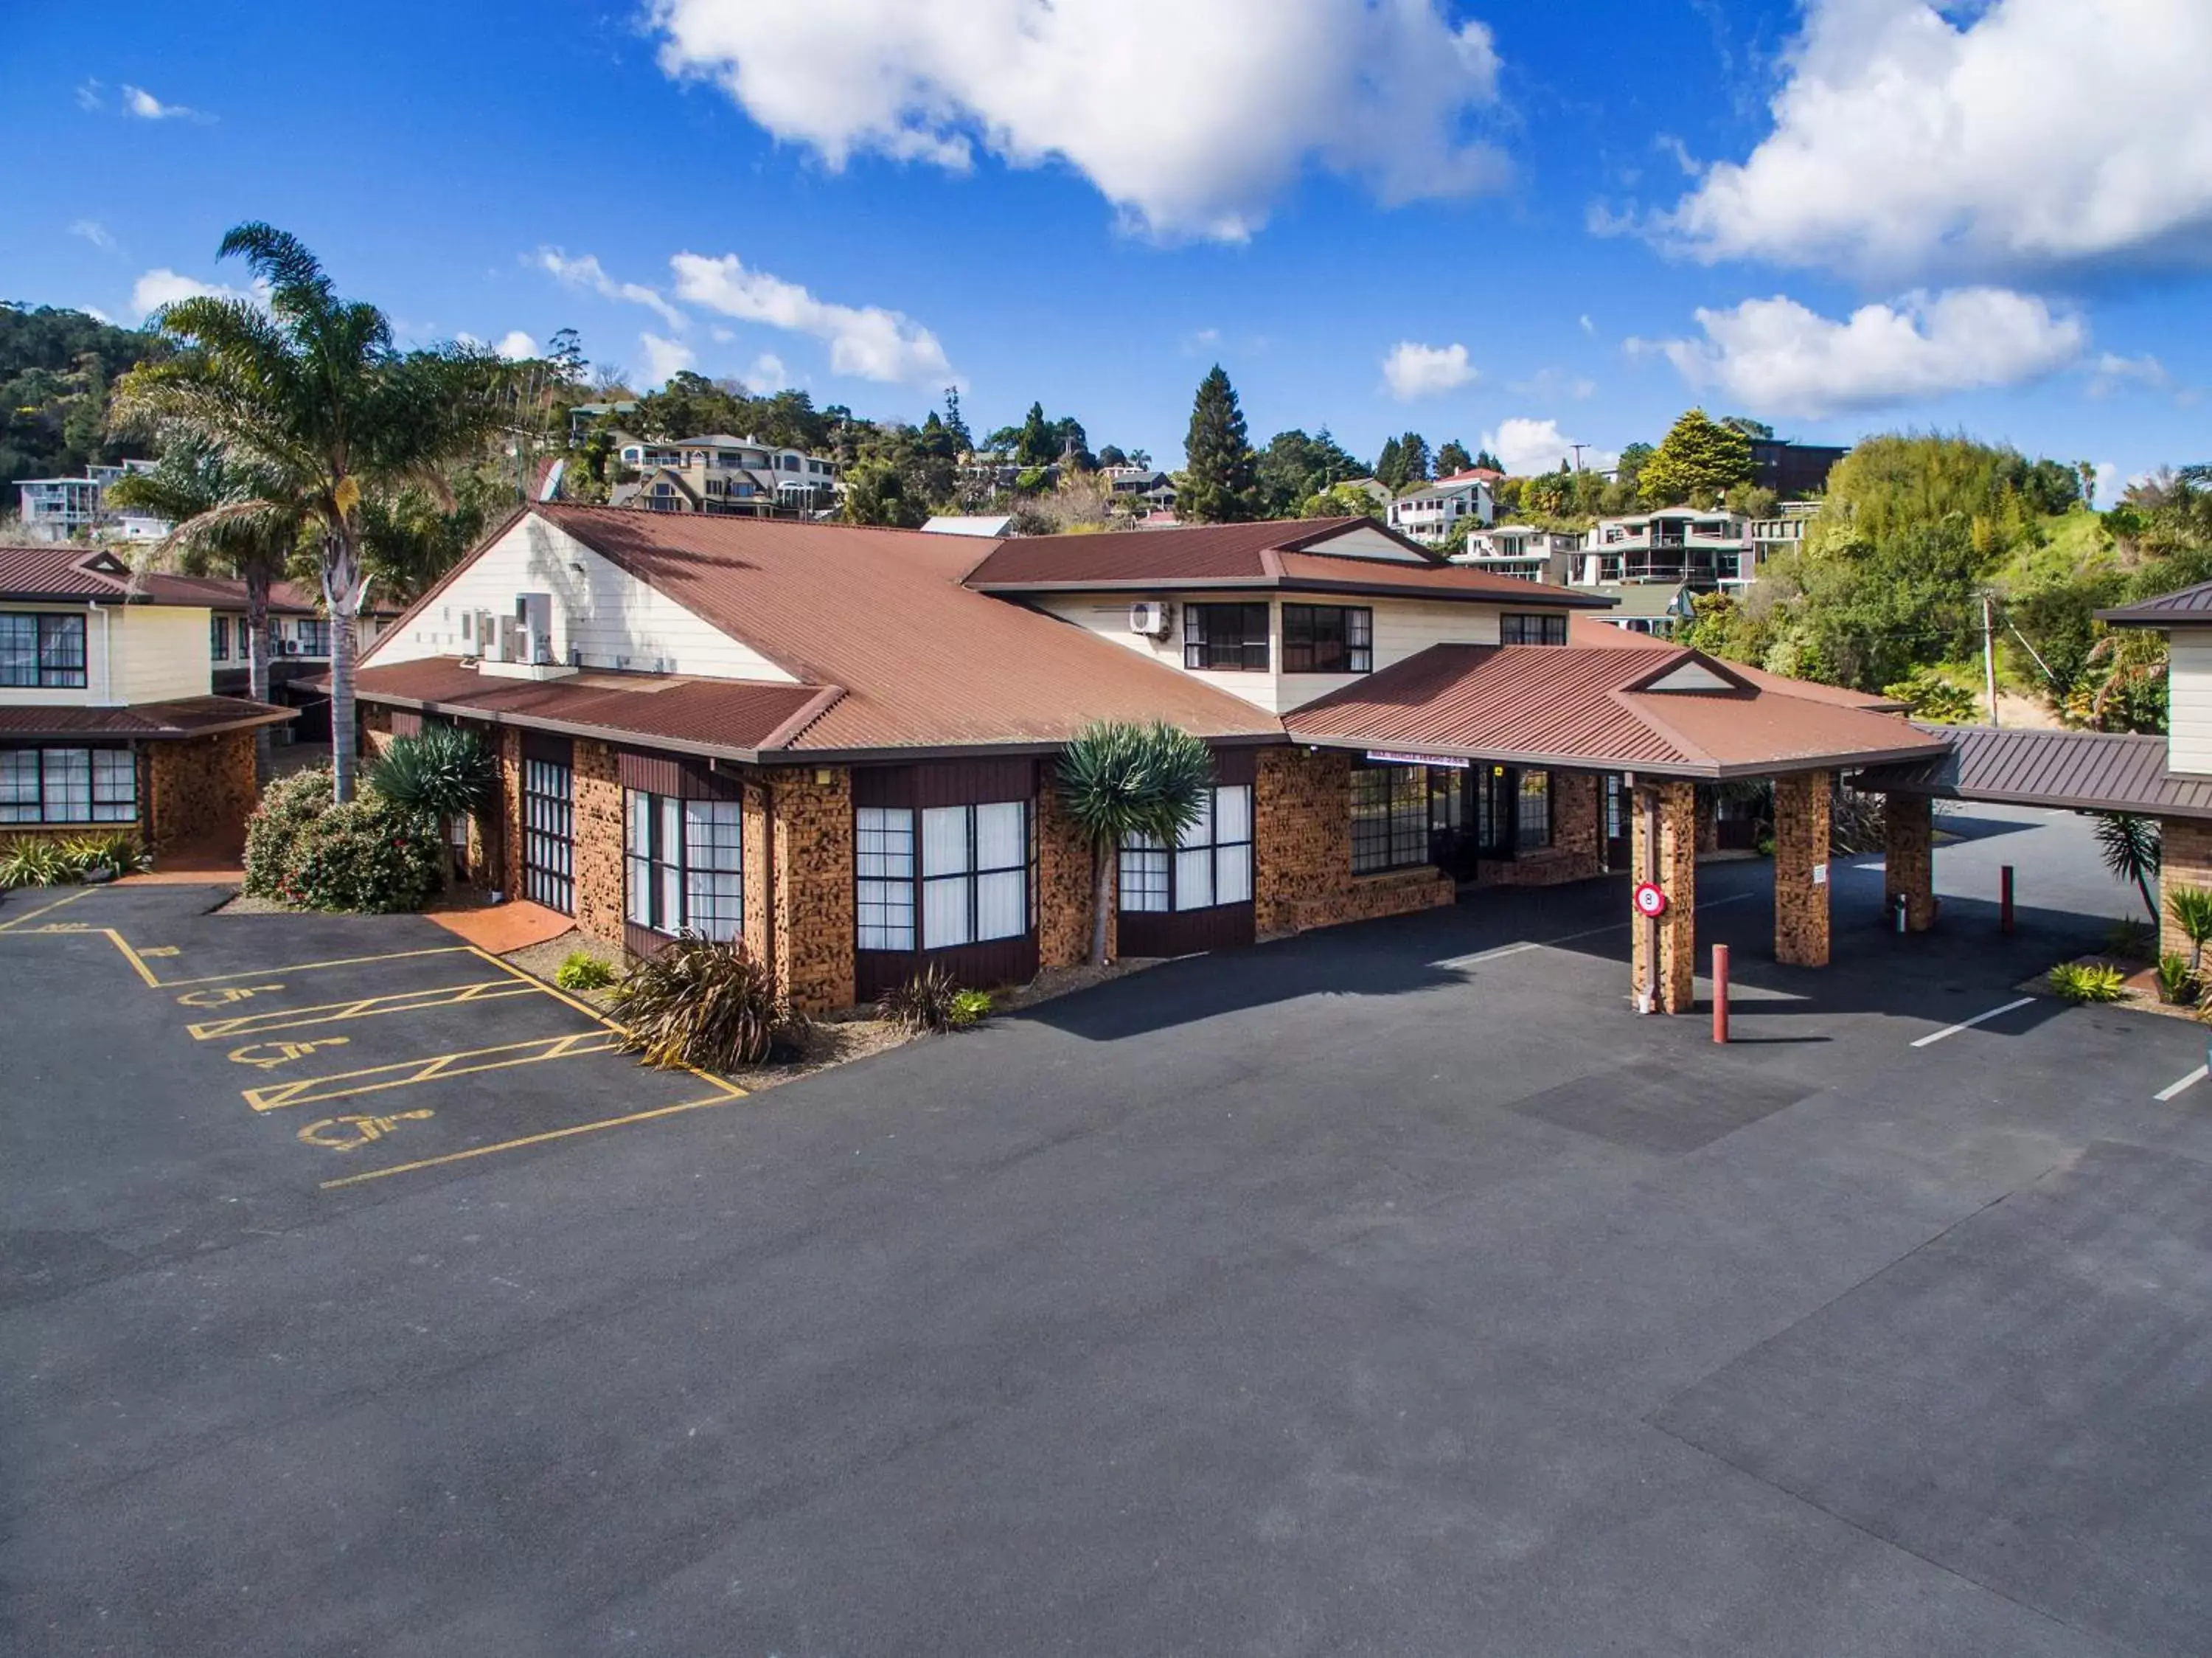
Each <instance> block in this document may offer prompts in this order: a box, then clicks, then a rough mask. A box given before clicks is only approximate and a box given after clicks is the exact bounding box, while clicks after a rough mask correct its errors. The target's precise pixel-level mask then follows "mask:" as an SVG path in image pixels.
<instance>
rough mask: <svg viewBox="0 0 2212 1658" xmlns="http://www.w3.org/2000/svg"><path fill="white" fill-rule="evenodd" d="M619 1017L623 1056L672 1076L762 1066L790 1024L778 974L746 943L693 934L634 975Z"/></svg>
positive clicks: (618, 993)
mask: <svg viewBox="0 0 2212 1658" xmlns="http://www.w3.org/2000/svg"><path fill="white" fill-rule="evenodd" d="M612 1012H613V1014H614V1016H615V1017H616V1018H617V1020H619V1021H622V1023H623V1026H624V1027H625V1030H624V1033H623V1038H622V1040H621V1042H620V1044H619V1045H620V1046H621V1048H622V1049H623V1051H624V1052H626V1053H635V1054H636V1055H637V1056H638V1057H639V1058H641V1059H643V1060H644V1061H645V1063H646V1064H648V1065H652V1066H654V1067H656V1068H658V1069H660V1070H671V1069H675V1068H678V1067H681V1066H686V1065H689V1066H694V1067H696V1068H697V1069H698V1070H717V1071H726V1070H735V1069H736V1068H737V1067H738V1066H740V1065H757V1064H760V1063H761V1062H762V1061H763V1060H764V1059H766V1058H768V1057H769V1054H770V1053H771V1052H772V1051H774V1050H775V1045H776V1039H777V1038H778V1036H779V1034H780V1033H781V1032H782V1031H783V1030H784V1028H785V1027H786V1026H787V1024H788V1023H789V1022H790V1015H789V1012H788V1009H787V1008H786V1006H785V1004H784V1001H783V998H782V997H781V996H780V995H779V994H778V993H777V991H776V985H775V976H774V975H773V974H771V973H770V972H769V971H768V969H767V968H765V967H763V966H761V964H760V963H759V962H757V961H756V960H753V959H752V958H751V957H750V956H749V955H747V954H745V953H744V947H743V946H742V945H739V944H737V943H735V942H730V943H718V942H715V941H714V940H712V939H708V938H703V937H702V936H700V935H698V934H697V933H690V932H687V933H684V934H683V935H682V936H679V937H678V938H677V939H676V940H675V941H674V942H671V943H670V944H667V945H665V946H664V947H663V948H661V949H660V950H659V952H658V953H656V954H653V955H650V956H647V958H646V959H645V960H642V961H641V962H639V963H638V964H637V965H636V966H635V967H632V968H631V969H630V970H629V973H628V974H627V975H625V976H624V978H623V981H622V983H621V984H619V985H618V986H617V988H616V990H615V995H614V1003H613V1008H612Z"/></svg>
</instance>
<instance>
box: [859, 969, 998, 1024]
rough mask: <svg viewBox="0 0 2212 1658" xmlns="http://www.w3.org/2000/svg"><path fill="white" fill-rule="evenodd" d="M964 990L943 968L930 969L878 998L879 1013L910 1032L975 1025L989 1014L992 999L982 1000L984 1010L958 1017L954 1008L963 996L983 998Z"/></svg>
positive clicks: (984, 998)
mask: <svg viewBox="0 0 2212 1658" xmlns="http://www.w3.org/2000/svg"><path fill="white" fill-rule="evenodd" d="M978 995H981V992H980V991H963V990H962V989H961V988H960V985H959V984H958V982H957V981H956V980H955V979H954V978H953V977H952V975H951V973H948V972H945V969H944V968H942V967H927V968H924V969H923V970H922V971H921V972H918V973H916V974H915V976H914V977H913V978H909V979H908V980H907V981H906V983H905V984H895V985H893V986H892V987H891V988H890V990H887V991H884V993H883V994H882V995H881V996H879V997H877V998H876V1014H877V1016H878V1018H882V1019H888V1020H890V1021H891V1022H892V1023H893V1024H895V1025H902V1026H904V1027H906V1028H907V1029H908V1030H910V1031H949V1030H951V1028H952V1027H954V1026H955V1025H956V1024H963V1025H972V1024H974V1023H975V1021H976V1020H977V1019H979V1018H981V1016H982V1015H983V1014H984V1013H987V1012H989V1011H990V1006H991V998H990V997H987V996H986V997H982V1003H983V1005H982V1008H981V1010H979V1011H976V1012H973V1013H970V1014H969V1015H968V1016H967V1017H966V1018H964V1019H961V1018H957V1017H956V1016H955V1014H954V1009H955V1008H956V1007H957V1006H958V1005H959V1004H960V1003H961V999H962V998H963V997H974V996H978Z"/></svg>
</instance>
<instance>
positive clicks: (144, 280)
mask: <svg viewBox="0 0 2212 1658" xmlns="http://www.w3.org/2000/svg"><path fill="white" fill-rule="evenodd" d="M261 294H262V290H260V289H259V287H258V284H257V286H256V290H255V291H254V292H252V293H246V292H244V291H243V290H240V289H236V288H226V287H224V286H223V285H222V283H215V282H202V281H200V280H199V279H198V278H197V277H187V276H183V275H180V274H179V273H178V272H177V271H172V270H170V269H169V268H168V267H167V265H159V266H156V267H155V269H153V270H151V271H147V272H146V274H145V275H143V276H142V277H139V278H138V280H137V282H135V283H132V284H131V308H132V309H133V310H135V311H137V313H138V314H139V315H140V316H142V317H143V316H145V315H147V314H149V313H150V312H154V311H158V310H160V309H161V308H162V307H163V306H164V305H174V304H175V303H176V302H178V301H179V300H180V299H196V298H198V297H200V296H206V297H208V298H210V299H242V300H249V301H255V302H258V300H259V299H260V298H261Z"/></svg>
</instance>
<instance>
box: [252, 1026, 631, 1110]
mask: <svg viewBox="0 0 2212 1658" xmlns="http://www.w3.org/2000/svg"><path fill="white" fill-rule="evenodd" d="M614 1045H615V1035H614V1033H612V1032H611V1031H572V1032H570V1033H568V1035H566V1036H544V1037H539V1038H538V1039H536V1040H534V1041H530V1042H502V1043H501V1044H500V1045H497V1046H496V1047H489V1048H471V1049H469V1050H467V1051H465V1052H461V1053H441V1054H435V1055H433V1056H432V1057H430V1058H427V1059H403V1060H401V1061H400V1062H399V1063H398V1064H396V1065H371V1066H368V1068H367V1069H365V1070H349V1071H340V1072H338V1073H337V1075H336V1076H307V1077H302V1078H301V1079H300V1080H299V1081H298V1082H272V1083H270V1085H269V1086H268V1087H266V1088H246V1089H245V1090H243V1092H244V1094H245V1095H246V1104H247V1105H249V1106H252V1107H253V1109H254V1110H256V1111H276V1110H278V1109H279V1108H281V1107H283V1106H297V1105H303V1104H306V1103H307V1102H309V1101H311V1100H344V1099H348V1098H350V1097H351V1096H352V1095H354V1094H379V1093H381V1092H382V1091H383V1090H385V1089H386V1088H413V1087H414V1086H415V1085H416V1084H417V1083H420V1082H437V1081H439V1080H440V1079H441V1078H442V1077H447V1076H473V1075H475V1074H476V1073H477V1072H478V1071H487V1070H506V1069H507V1068H508V1067H509V1066H511V1065H535V1064H543V1063H544V1061H546V1060H548V1059H574V1058H580V1057H582V1056H583V1055H585V1054H589V1053H608V1052H611V1051H613V1049H614Z"/></svg>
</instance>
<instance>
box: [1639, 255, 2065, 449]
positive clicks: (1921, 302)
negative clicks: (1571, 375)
mask: <svg viewBox="0 0 2212 1658" xmlns="http://www.w3.org/2000/svg"><path fill="white" fill-rule="evenodd" d="M1697 320H1698V326H1699V327H1700V328H1702V329H1703V330H1704V331H1705V338H1703V339H1699V340H1690V339H1670V340H1662V341H1660V342H1659V343H1658V344H1657V345H1656V348H1647V349H1656V350H1658V351H1660V352H1661V353H1662V355H1663V356H1665V357H1667V359H1668V361H1669V362H1671V363H1674V366H1675V367H1676V368H1677V369H1680V370H1681V372H1682V377H1683V378H1684V379H1686V380H1687V381H1689V382H1690V383H1691V384H1692V385H1693V386H1697V387H1714V388H1716V389H1717V390H1719V391H1722V392H1724V393H1727V395H1728V398H1729V401H1731V402H1732V403H1735V404H1737V405H1741V407H1744V408H1747V409H1749V410H1752V411H1755V412H1758V413H1761V414H1778V415H1796V416H1801V417H1802V418H1808V419H1819V418H1821V417H1822V416H1825V415H1830V414H1835V413H1838V412H1839V411H1844V410H1852V409H1871V408H1877V407H1880V406H1881V405H1884V404H1893V403H1903V402H1909V401H1914V400H1917V399H1927V398H1935V397H1941V396H1942V395H1944V394H1945V393H1949V392H1958V391H1966V390H1970V389H1972V388H1975V387H1990V386H2014V385H2018V384H2019V383H2021V381H2027V380H2033V379H2036V378H2038V377H2039V376H2040V375H2047V374H2050V373H2051V372H2052V371H2053V370H2055V369H2063V368H2064V367H2066V366H2067V365H2068V364H2069V363H2073V362H2075V361H2076V360H2077V359H2078V358H2079V357H2081V352H2082V350H2083V349H2084V347H2085V346H2086V345H2087V344H2088V329H2087V326H2085V325H2084V324H2083V322H2082V321H2081V319H2080V318H2079V317H2076V316H2071V315H2068V314H2063V313H2053V312H2052V310H2051V308H2050V307H2049V306H2048V305H2046V304H2045V302H2043V301H2042V300H2039V299H2038V298H2036V297H2034V296H2033V295H2028V294H2016V293H2014V292H2012V291H2010V290H2008V289H2002V288H1960V289H1954V290H1951V291H1949V292H1948V293H1942V294H1936V295H1932V296H1931V295H1927V294H1908V295H1907V296H1905V297H1904V298H1903V299H1902V300H1900V301H1899V302H1897V303H1896V304H1895V305H1894V306H1890V305H1864V306H1861V307H1860V308H1858V309H1857V310H1856V311H1854V312H1852V313H1851V314H1850V317H1848V318H1847V319H1845V320H1843V321H1841V322H1837V321H1834V320H1831V319H1829V318H1827V317H1823V316H1820V315H1819V314H1816V313H1814V312H1813V311H1810V310H1808V309H1807V308H1805V307H1804V306H1802V305H1800V304H1799V303H1797V302H1796V301H1795V300H1793V299H1785V298H1784V297H1783V296H1780V295H1777V296H1775V297H1774V298H1772V299H1751V300H1746V301H1744V302H1743V303H1742V304H1741V305H1738V306H1735V307H1734V308H1731V309H1729V310H1725V311H1711V310H1703V309H1701V310H1699V312H1698V313H1697Z"/></svg>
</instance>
